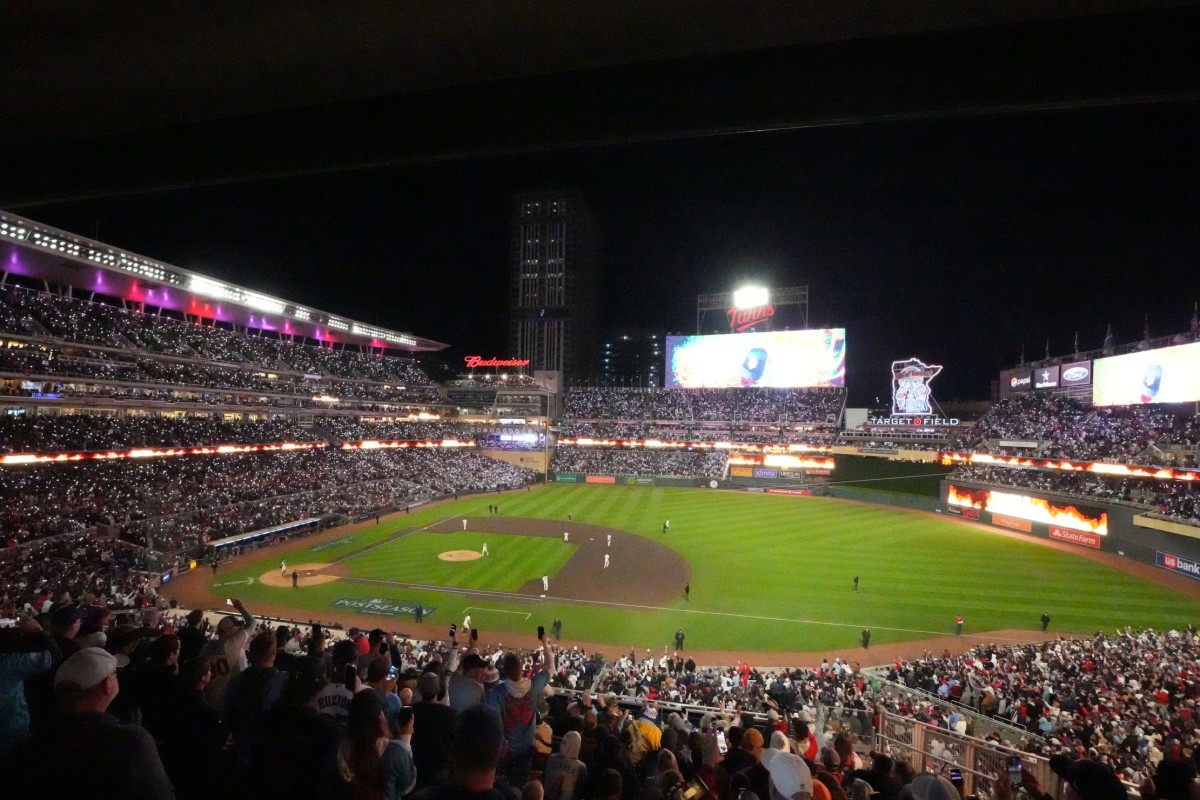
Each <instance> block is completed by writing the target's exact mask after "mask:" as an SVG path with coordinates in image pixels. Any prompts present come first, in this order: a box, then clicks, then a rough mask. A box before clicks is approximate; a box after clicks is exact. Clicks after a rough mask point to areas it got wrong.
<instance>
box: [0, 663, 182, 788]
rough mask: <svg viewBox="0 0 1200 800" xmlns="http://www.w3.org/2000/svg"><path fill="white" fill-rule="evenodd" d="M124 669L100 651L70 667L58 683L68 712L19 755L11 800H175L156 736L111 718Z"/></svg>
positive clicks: (10, 776)
mask: <svg viewBox="0 0 1200 800" xmlns="http://www.w3.org/2000/svg"><path fill="white" fill-rule="evenodd" d="M117 667H118V661H117V658H116V656H114V655H112V654H111V653H108V652H106V651H104V650H102V649H100V648H99V647H88V648H84V649H83V650H80V651H79V652H78V653H75V654H74V655H73V656H71V657H70V658H68V659H67V660H66V661H64V662H63V664H62V666H61V667H59V670H58V673H57V674H56V675H55V679H54V690H55V694H56V695H57V696H58V699H59V701H60V705H61V708H62V711H61V713H59V714H58V715H56V716H55V717H54V719H52V720H51V721H50V722H49V723H48V724H47V725H45V726H44V727H42V728H40V729H38V730H37V731H36V732H35V733H34V734H33V735H32V736H30V737H29V738H27V739H25V740H24V741H22V742H21V743H20V744H18V745H17V746H16V748H15V749H14V755H13V759H12V761H11V763H12V765H13V768H12V769H11V770H7V771H6V772H7V774H6V776H5V783H6V784H7V788H8V789H10V790H11V791H12V793H11V794H10V795H8V796H9V797H12V798H14V800H33V798H39V799H40V798H45V797H89V798H97V800H108V799H109V798H111V800H128V798H132V797H137V798H147V800H174V798H175V791H174V789H173V788H172V787H171V782H170V780H169V779H168V778H167V773H166V771H165V770H164V769H163V765H162V761H161V760H160V758H159V756H158V749H157V747H155V744H154V739H153V737H151V735H150V733H149V732H148V731H147V730H146V729H145V728H142V727H140V726H137V725H122V724H120V723H119V722H117V720H116V719H115V718H114V717H112V716H111V715H109V714H107V713H106V711H107V709H108V707H109V705H110V704H111V703H112V701H113V699H114V698H115V697H116V696H117V691H118V683H117ZM66 742H69V743H70V750H69V751H64V743H66ZM64 758H69V761H70V763H69V765H68V764H64Z"/></svg>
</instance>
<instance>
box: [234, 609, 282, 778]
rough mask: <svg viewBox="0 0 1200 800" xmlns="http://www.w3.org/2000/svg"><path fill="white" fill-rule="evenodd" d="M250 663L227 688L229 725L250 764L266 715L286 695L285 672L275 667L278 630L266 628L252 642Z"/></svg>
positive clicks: (237, 751) (239, 752)
mask: <svg viewBox="0 0 1200 800" xmlns="http://www.w3.org/2000/svg"><path fill="white" fill-rule="evenodd" d="M249 660H250V665H249V666H248V667H247V668H246V669H244V670H242V671H241V672H239V673H238V674H236V675H234V676H233V678H232V679H231V680H230V681H229V687H228V688H227V689H226V692H225V718H224V720H225V725H226V727H228V729H229V732H230V733H231V734H232V736H233V751H234V753H235V754H236V756H237V758H238V760H239V761H240V762H241V764H242V766H245V767H249V766H250V763H251V761H252V759H253V747H254V741H255V738H256V734H257V728H258V725H259V723H260V722H261V720H262V717H263V715H265V714H266V712H267V710H268V709H269V708H271V706H273V705H275V703H277V702H279V699H280V698H281V697H282V696H283V683H284V674H283V673H282V672H280V671H279V670H277V669H275V634H273V633H271V632H270V631H264V632H262V633H260V634H258V635H257V636H255V637H254V640H253V641H251V642H250V655H249Z"/></svg>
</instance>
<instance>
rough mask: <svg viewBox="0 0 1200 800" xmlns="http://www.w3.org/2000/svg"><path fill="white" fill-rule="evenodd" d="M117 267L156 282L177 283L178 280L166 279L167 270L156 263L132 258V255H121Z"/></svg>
mask: <svg viewBox="0 0 1200 800" xmlns="http://www.w3.org/2000/svg"><path fill="white" fill-rule="evenodd" d="M117 268H118V269H120V270H121V271H122V272H128V273H130V274H132V275H137V276H139V277H142V278H146V279H147V280H152V281H156V282H158V283H174V284H178V283H179V281H178V280H168V276H167V271H166V270H165V269H163V268H162V267H160V266H158V265H157V264H154V263H152V262H150V261H144V260H142V259H140V258H134V257H133V256H128V255H122V256H121V258H120V260H119V261H118V262H117ZM172 277H173V276H172Z"/></svg>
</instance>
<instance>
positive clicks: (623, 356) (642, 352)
mask: <svg viewBox="0 0 1200 800" xmlns="http://www.w3.org/2000/svg"><path fill="white" fill-rule="evenodd" d="M601 350H602V352H601V354H600V365H599V366H600V384H601V385H602V386H635V387H636V386H662V380H663V378H662V376H663V368H664V367H663V359H664V358H665V350H666V337H665V336H663V334H661V333H645V332H644V331H642V332H635V331H617V332H615V333H611V334H609V335H608V336H605V337H604V341H603V343H602V344H601Z"/></svg>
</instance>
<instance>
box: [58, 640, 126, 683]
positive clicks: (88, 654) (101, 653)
mask: <svg viewBox="0 0 1200 800" xmlns="http://www.w3.org/2000/svg"><path fill="white" fill-rule="evenodd" d="M128 663H129V656H125V655H122V656H114V655H113V654H112V653H110V652H108V651H107V650H105V649H104V648H103V647H85V648H83V649H82V650H80V651H79V652H78V653H75V654H74V655H73V656H71V657H70V658H68V659H67V660H66V661H64V662H63V663H62V666H61V667H59V668H58V672H57V673H56V674H55V676H54V685H55V686H58V685H59V684H60V683H67V682H70V683H73V684H75V685H76V686H78V687H79V688H80V689H90V688H92V687H93V686H95V685H96V684H98V683H100V681H102V680H104V679H105V678H107V677H108V676H109V675H112V674H113V673H114V672H116V671H117V669H118V668H120V667H123V666H125V665H126V664H128Z"/></svg>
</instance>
